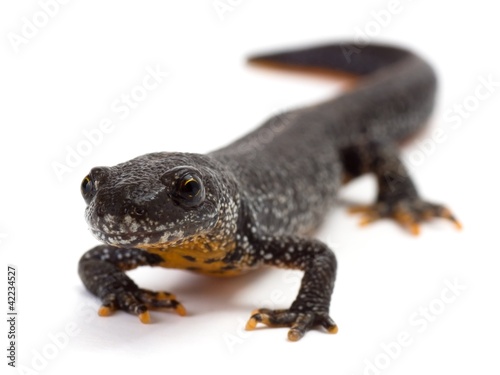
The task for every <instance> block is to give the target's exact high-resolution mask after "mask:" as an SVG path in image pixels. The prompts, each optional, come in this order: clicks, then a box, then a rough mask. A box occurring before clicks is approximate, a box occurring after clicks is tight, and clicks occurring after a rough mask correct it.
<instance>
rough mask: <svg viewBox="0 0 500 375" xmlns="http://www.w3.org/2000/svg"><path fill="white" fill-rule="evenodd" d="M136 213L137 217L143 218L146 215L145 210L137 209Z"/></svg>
mask: <svg viewBox="0 0 500 375" xmlns="http://www.w3.org/2000/svg"><path fill="white" fill-rule="evenodd" d="M134 212H135V214H136V215H138V216H142V215H144V214H145V213H146V210H145V209H144V208H136V209H135V211H134Z"/></svg>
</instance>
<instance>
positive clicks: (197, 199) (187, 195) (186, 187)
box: [176, 174, 205, 207]
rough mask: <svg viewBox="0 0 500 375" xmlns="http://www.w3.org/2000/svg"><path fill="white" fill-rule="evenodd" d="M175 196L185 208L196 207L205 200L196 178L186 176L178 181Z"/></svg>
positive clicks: (189, 175)
mask: <svg viewBox="0 0 500 375" xmlns="http://www.w3.org/2000/svg"><path fill="white" fill-rule="evenodd" d="M176 196H177V198H179V199H180V200H181V201H182V202H181V203H182V204H183V205H185V206H188V207H193V206H197V205H199V204H201V203H202V202H203V200H204V199H205V188H204V187H203V183H202V182H201V180H200V179H199V178H198V176H195V175H192V174H186V175H184V176H183V177H182V178H180V179H179V183H178V185H177V191H176Z"/></svg>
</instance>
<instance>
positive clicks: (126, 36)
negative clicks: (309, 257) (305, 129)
mask: <svg viewBox="0 0 500 375" xmlns="http://www.w3.org/2000/svg"><path fill="white" fill-rule="evenodd" d="M45 1H47V0H45ZM220 3H226V4H233V5H229V6H230V7H231V10H230V11H227V12H226V13H224V14H222V15H220V14H218V12H217V11H216V10H215V8H214V7H213V2H212V1H175V2H173V1H170V2H165V1H152V0H151V1H140V2H139V1H136V2H132V1H123V0H122V1H118V0H115V1H111V0H109V1H95V0H87V1H76V0H75V1H69V2H68V4H65V5H60V7H59V9H58V10H57V12H55V11H54V13H56V14H54V15H53V16H52V17H50V18H49V19H48V22H47V25H46V26H43V27H40V28H39V30H38V33H37V34H36V35H32V36H31V37H30V38H27V39H26V40H25V42H26V43H23V44H21V45H19V46H18V48H17V49H18V51H17V52H16V48H15V47H14V44H13V43H12V38H13V34H10V33H14V34H17V35H19V36H22V35H23V34H22V31H23V30H22V28H23V25H24V23H25V21H24V17H26V18H27V19H28V20H33V17H41V18H40V20H39V21H38V22H43V15H41V16H40V15H39V14H38V16H37V12H39V11H40V9H41V8H40V5H39V3H38V2H36V1H16V2H8V3H7V2H2V5H1V6H0V25H1V26H0V28H1V33H2V35H3V37H2V42H1V43H0V54H1V58H0V82H1V85H0V103H1V107H0V108H1V110H0V123H1V124H2V135H1V138H0V142H1V143H0V158H1V180H0V181H1V189H0V191H1V195H0V204H1V208H0V209H1V216H0V237H1V241H2V242H1V244H0V246H1V247H0V249H1V253H0V254H1V255H0V256H1V267H2V272H1V279H0V282H2V283H4V286H3V287H1V289H2V290H3V291H4V292H2V296H3V297H2V298H1V301H0V302H1V304H2V305H3V307H1V308H0V310H1V311H6V309H7V303H6V300H7V298H6V293H5V291H6V277H7V273H6V268H7V264H14V265H16V266H17V267H18V296H17V297H18V305H17V307H18V311H19V316H18V326H17V330H18V338H19V339H18V343H17V345H18V347H17V356H18V359H17V364H18V366H20V365H23V366H24V368H23V369H24V370H23V371H21V372H20V373H47V374H68V373H73V374H92V373H94V374H101V373H106V372H111V373H117V372H118V371H122V370H127V371H130V373H132V372H133V371H141V373H147V372H149V371H155V373H165V374H169V373H195V372H200V371H205V372H209V373H214V372H218V373H222V374H225V373H235V372H236V373H243V374H247V373H248V374H250V373H251V374H258V373H259V372H261V371H264V372H268V371H270V370H279V371H281V372H282V373H292V374H294V373H305V372H307V373H321V374H323V373H324V374H349V375H354V374H363V373H366V374H378V373H379V372H380V373H384V374H406V375H411V374H440V373H446V374H452V373H453V374H470V373H488V374H494V373H498V372H499V369H500V366H499V365H498V361H497V359H496V358H497V355H498V352H499V349H500V344H499V341H498V340H499V334H500V327H499V321H500V320H499V319H498V317H499V315H500V304H499V303H498V298H499V293H498V285H499V284H500V276H499V274H500V273H499V272H498V264H499V260H500V256H499V255H498V252H499V250H500V249H499V245H498V236H497V232H498V212H497V211H498V209H499V199H498V192H499V187H500V186H499V183H498V176H497V174H498V165H497V163H498V156H497V155H498V153H497V150H498V148H499V139H500V131H499V120H500V118H499V117H500V116H499V114H498V102H499V98H500V87H499V86H498V84H497V87H493V88H490V89H491V91H492V92H491V93H490V95H489V97H488V98H483V99H474V98H473V96H474V95H475V92H476V88H477V87H478V85H480V84H481V81H480V79H481V78H480V77H482V79H485V80H486V79H488V77H490V78H491V79H493V80H494V81H495V82H499V81H500V70H499V67H500V53H499V50H498V40H497V37H498V35H499V34H500V33H499V32H500V30H499V29H500V27H499V23H498V10H495V9H493V8H492V7H491V5H490V4H492V2H491V1H486V0H484V1H481V0H476V1H474V2H469V3H468V4H469V5H463V4H465V2H462V3H459V2H451V1H448V2H439V4H437V2H435V1H430V0H421V1H403V0H401V2H400V5H399V7H398V8H397V9H398V10H399V13H398V14H392V16H391V17H390V19H389V18H387V13H384V12H383V10H386V11H387V9H388V2H387V1H378V0H377V1H356V2H354V1H353V2H349V1H341V2H340V1H326V0H325V1H319V0H316V1H311V0H309V1H294V2H292V1H285V0H281V1H272V2H257V1H234V0H233V1H229V0H224V1H221V2H220ZM374 12H375V13H374ZM380 12H382V13H380ZM377 14H378V16H377ZM381 14H386V16H385V18H380V17H382V16H381ZM377 17H378V21H377ZM377 25H378V26H377ZM25 31H26V30H25ZM365 32H368V34H369V35H370V36H368V40H369V41H370V42H373V41H384V42H390V43H397V44H402V45H405V46H407V47H410V48H412V49H414V50H415V51H418V53H420V54H421V55H422V56H424V57H425V58H426V59H428V60H429V61H430V62H431V63H432V65H433V66H434V67H435V68H436V70H437V72H438V74H439V80H440V91H439V96H438V103H437V108H436V111H435V113H434V116H433V118H432V121H431V122H430V128H429V130H427V131H426V132H425V133H423V134H421V136H420V138H419V139H418V140H417V141H416V142H414V143H412V144H411V145H408V146H407V147H406V148H404V151H403V152H404V155H405V159H406V160H407V164H408V166H409V168H410V170H411V172H412V175H413V176H414V178H415V180H416V183H417V184H418V186H419V188H420V191H421V193H422V195H424V196H425V197H428V198H429V199H431V200H434V201H440V202H443V203H445V204H446V205H448V206H449V207H450V208H452V209H453V211H454V212H455V213H456V215H457V216H458V217H459V218H460V219H461V221H462V222H463V224H464V230H463V231H461V232H458V231H456V230H455V229H454V228H453V227H452V225H450V224H448V223H447V222H444V221H440V220H436V221H433V222H431V223H429V224H426V225H424V226H423V228H422V234H421V235H420V236H419V237H417V238H415V237H413V236H411V235H409V234H408V233H406V232H405V231H404V230H402V229H401V228H400V227H398V226H397V225H395V224H394V223H392V222H388V221H387V222H386V221H383V222H379V223H376V224H373V225H371V226H369V227H367V228H366V229H361V228H359V226H358V224H357V222H358V220H359V218H357V217H353V216H350V215H348V214H347V213H346V205H345V204H342V205H341V206H340V207H338V208H337V209H336V210H332V213H331V215H330V216H329V218H328V220H327V221H326V223H325V225H324V226H323V227H322V228H321V230H320V231H319V233H318V236H319V238H321V239H322V240H324V241H326V242H327V243H328V244H329V245H330V246H332V248H334V250H335V252H336V254H337V257H338V260H339V264H340V265H339V273H338V279H337V280H338V281H337V285H336V290H335V292H334V295H333V299H332V305H331V315H332V317H333V318H334V319H335V320H336V321H337V323H338V325H339V333H338V334H337V335H336V336H333V335H328V334H326V333H324V332H322V331H321V330H315V331H312V332H310V333H309V334H307V335H306V337H305V338H304V339H303V340H302V341H300V342H298V343H290V342H288V341H287V340H286V332H287V330H286V329H259V330H256V331H254V332H252V333H247V332H245V331H242V325H243V324H244V322H245V321H246V319H247V318H248V317H249V315H250V312H251V311H252V310H253V309H254V308H257V307H262V306H263V305H266V306H268V307H276V308H280V307H281V308H283V307H287V306H288V305H289V304H290V303H291V302H292V301H293V299H294V296H295V293H296V290H297V286H298V284H297V282H298V280H299V279H298V277H299V275H298V274H295V273H290V272H286V271H280V270H269V271H265V272H258V273H256V274H252V275H246V276H243V277H239V278H233V279H212V278H207V277H203V276H198V275H192V274H188V273H186V272H181V271H177V270H165V269H150V268H144V269H141V270H136V271H132V272H131V275H132V277H133V278H134V279H135V280H136V281H137V282H138V283H139V284H140V285H141V286H143V287H147V288H151V289H159V290H162V289H163V290H167V291H170V292H173V293H175V294H176V295H177V296H178V298H179V299H180V300H181V301H182V303H183V304H184V305H185V306H186V308H187V310H188V312H189V316H187V317H179V316H177V315H175V314H173V313H169V312H166V313H165V312H153V313H152V319H153V323H152V324H151V325H143V324H141V323H140V322H139V321H138V319H137V318H136V317H134V316H131V315H128V314H125V313H122V312H118V313H116V314H115V315H114V316H112V317H109V318H99V317H97V316H96V313H95V311H96V309H97V307H98V301H96V300H95V299H94V297H93V296H91V295H90V294H89V293H88V292H87V291H86V290H85V289H84V287H83V286H82V284H81V282H80V280H79V277H78V275H77V271H76V268H77V262H78V259H79V257H80V256H81V255H82V254H83V253H84V252H85V251H86V250H87V249H89V248H91V247H92V246H94V245H96V244H97V241H96V240H95V239H93V238H92V236H91V234H90V233H89V232H88V230H87V227H86V224H85V221H84V219H83V211H84V207H85V205H84V202H83V199H82V198H81V197H80V192H79V185H80V182H81V180H82V178H83V177H84V176H85V174H86V173H87V172H88V170H89V169H90V168H92V167H93V166H97V165H113V164H116V163H119V162H122V161H125V160H128V159H130V158H132V157H135V156H137V155H141V154H144V153H148V152H153V151H162V150H167V151H174V150H176V151H192V152H207V151H210V150H212V149H215V148H217V147H219V146H222V145H225V144H227V143H229V142H230V141H232V140H234V139H236V138H237V137H239V136H241V135H243V134H245V133H246V132H248V131H249V130H250V129H252V128H254V127H255V126H256V125H258V124H259V123H260V122H262V121H263V120H264V119H265V118H266V117H267V116H269V115H271V114H272V113H274V112H276V111H277V110H283V109H286V108H290V107H292V106H296V105H301V104H308V103H313V102H315V101H318V100H321V99H324V98H326V97H328V96H329V95H332V94H334V93H336V94H338V93H340V92H341V86H340V84H339V82H338V81H335V80H333V79H330V80H328V79H325V78H318V77H309V76H307V75H301V74H293V73H290V72H277V71H271V70H265V69H263V68H257V67H251V66H247V65H246V64H245V62H244V56H246V55H248V54H250V53H256V52H262V51H268V50H270V49H273V48H279V49H282V48H283V47H289V46H291V47H294V46H297V45H307V44H315V43H318V42H326V41H335V40H338V39H346V38H347V39H352V38H356V37H357V36H358V35H359V34H360V33H365ZM148 66H150V67H152V68H157V67H159V68H160V69H161V70H162V71H165V72H166V71H168V72H169V76H168V78H164V79H163V81H162V82H161V84H159V85H158V87H157V88H156V89H154V90H151V91H148V92H147V97H146V98H145V100H144V101H143V102H141V103H139V105H138V106H137V108H135V109H133V110H132V111H131V112H130V114H129V115H128V116H122V117H125V118H123V119H122V118H120V114H118V113H116V112H115V111H113V110H112V108H111V106H112V103H113V102H114V101H115V100H117V99H119V98H120V96H121V95H122V94H127V93H130V91H131V90H133V89H136V88H137V86H138V85H140V84H141V82H142V80H143V78H144V77H145V76H146V75H147V74H148V73H147V71H146V68H147V67H148ZM480 93H482V94H485V93H488V91H487V90H486V91H485V89H481V90H480ZM464 101H465V102H466V104H467V106H468V108H469V110H468V111H467V112H466V113H463V114H462V115H459V117H458V118H454V120H453V121H452V120H451V119H450V117H449V116H451V115H450V113H449V111H453V108H454V105H458V104H460V105H462V104H463V103H464ZM447 113H448V117H447V115H446V114H447ZM103 119H110V120H111V121H112V127H113V129H112V131H111V132H109V133H108V134H105V135H104V136H103V139H102V140H101V142H100V143H99V144H98V145H95V146H93V148H92V150H91V151H90V152H89V153H88V155H86V156H84V157H83V158H82V159H81V160H80V161H78V162H75V165H74V166H73V167H72V168H70V169H71V170H70V171H67V173H65V174H64V175H63V176H62V178H61V179H59V178H58V176H57V174H56V173H55V172H54V169H53V165H54V162H58V163H65V158H66V157H67V153H68V148H72V149H76V148H77V146H78V145H79V144H81V142H83V141H84V140H85V139H86V138H85V136H84V135H83V133H82V132H83V130H87V131H90V130H91V129H95V128H98V126H99V123H100V122H101V121H102V120H103ZM437 129H441V130H439V132H440V134H441V136H440V137H439V143H436V142H435V141H432V136H433V133H434V132H435V131H436V130H437ZM422 142H423V143H422ZM374 195H375V185H374V182H373V180H372V179H371V178H369V177H365V178H362V179H360V180H359V181H357V182H355V183H353V184H352V185H351V186H349V187H347V188H346V189H345V190H344V191H343V198H344V201H348V202H356V203H367V202H370V201H371V200H372V199H373V197H374ZM449 283H459V284H460V285H461V286H463V288H465V289H463V290H462V289H460V290H459V291H457V292H456V294H453V293H451V292H449V291H446V288H447V284H449ZM443 292H444V293H445V294H444V296H445V298H444V300H446V301H447V302H444V300H443V299H442V298H443V297H441V295H442V293H443ZM451 297H453V298H451ZM451 299H453V301H451ZM429 305H430V306H431V311H434V314H433V313H432V312H431V313H430V314H431V315H430V316H428V317H427V318H423V317H422V316H421V315H419V314H421V311H422V310H420V308H429ZM6 319H7V317H6V315H5V320H6ZM3 320H4V319H2V321H3ZM2 327H3V328H2V329H0V332H4V333H2V334H0V342H1V345H0V348H1V349H2V350H1V353H2V355H1V356H0V357H1V358H2V359H1V360H0V367H1V370H0V371H1V372H2V373H5V372H4V371H5V370H4V369H5V368H6V367H7V365H6V362H7V358H6V357H5V354H6V348H7V341H8V340H7V337H6V336H7V334H6V333H7V330H8V326H7V324H6V323H2ZM65 329H69V330H70V331H71V333H72V334H73V336H72V337H70V338H68V339H65V338H64V337H65V335H66V333H63V332H65ZM405 332H406V334H407V341H406V342H410V344H409V345H407V346H405V347H404V348H402V349H401V350H397V348H396V346H395V345H394V344H391V342H394V341H396V340H398V337H399V336H400V335H401V334H402V333H403V334H404V333H405ZM54 337H58V339H59V345H60V348H57V347H55V346H54V344H53V343H52V340H53V338H54ZM384 345H385V346H389V347H390V348H391V350H392V351H393V358H390V357H389V356H388V355H387V354H384V353H385V351H384ZM386 350H388V349H386ZM40 356H45V357H50V358H49V359H45V360H42V359H41V357H40ZM370 363H371V364H373V366H377V367H378V368H377V369H374V368H372V369H370V370H369V369H368V368H369V367H370V366H371V365H370ZM33 366H35V368H34V367H33ZM381 368H384V369H383V371H381V370H380V369H381ZM28 369H31V370H33V369H38V370H41V371H36V372H35V371H33V372H29V371H28ZM9 370H10V369H9ZM9 373H16V371H9Z"/></svg>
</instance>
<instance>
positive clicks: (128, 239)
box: [90, 228, 165, 247]
mask: <svg viewBox="0 0 500 375" xmlns="http://www.w3.org/2000/svg"><path fill="white" fill-rule="evenodd" d="M90 230H91V232H92V234H93V235H94V237H96V238H97V239H98V240H100V241H103V242H105V243H107V244H110V245H113V246H128V247H129V246H137V245H142V244H145V245H147V244H155V243H157V242H159V241H160V239H161V237H162V236H163V235H164V234H165V232H160V231H156V232H146V231H143V232H113V233H111V232H107V231H104V230H102V229H98V228H90Z"/></svg>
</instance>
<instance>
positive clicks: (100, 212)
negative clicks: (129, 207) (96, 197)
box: [96, 205, 104, 217]
mask: <svg viewBox="0 0 500 375" xmlns="http://www.w3.org/2000/svg"><path fill="white" fill-rule="evenodd" d="M96 212H97V216H99V217H103V216H104V207H103V206H102V205H101V206H98V207H97V210H96Z"/></svg>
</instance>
